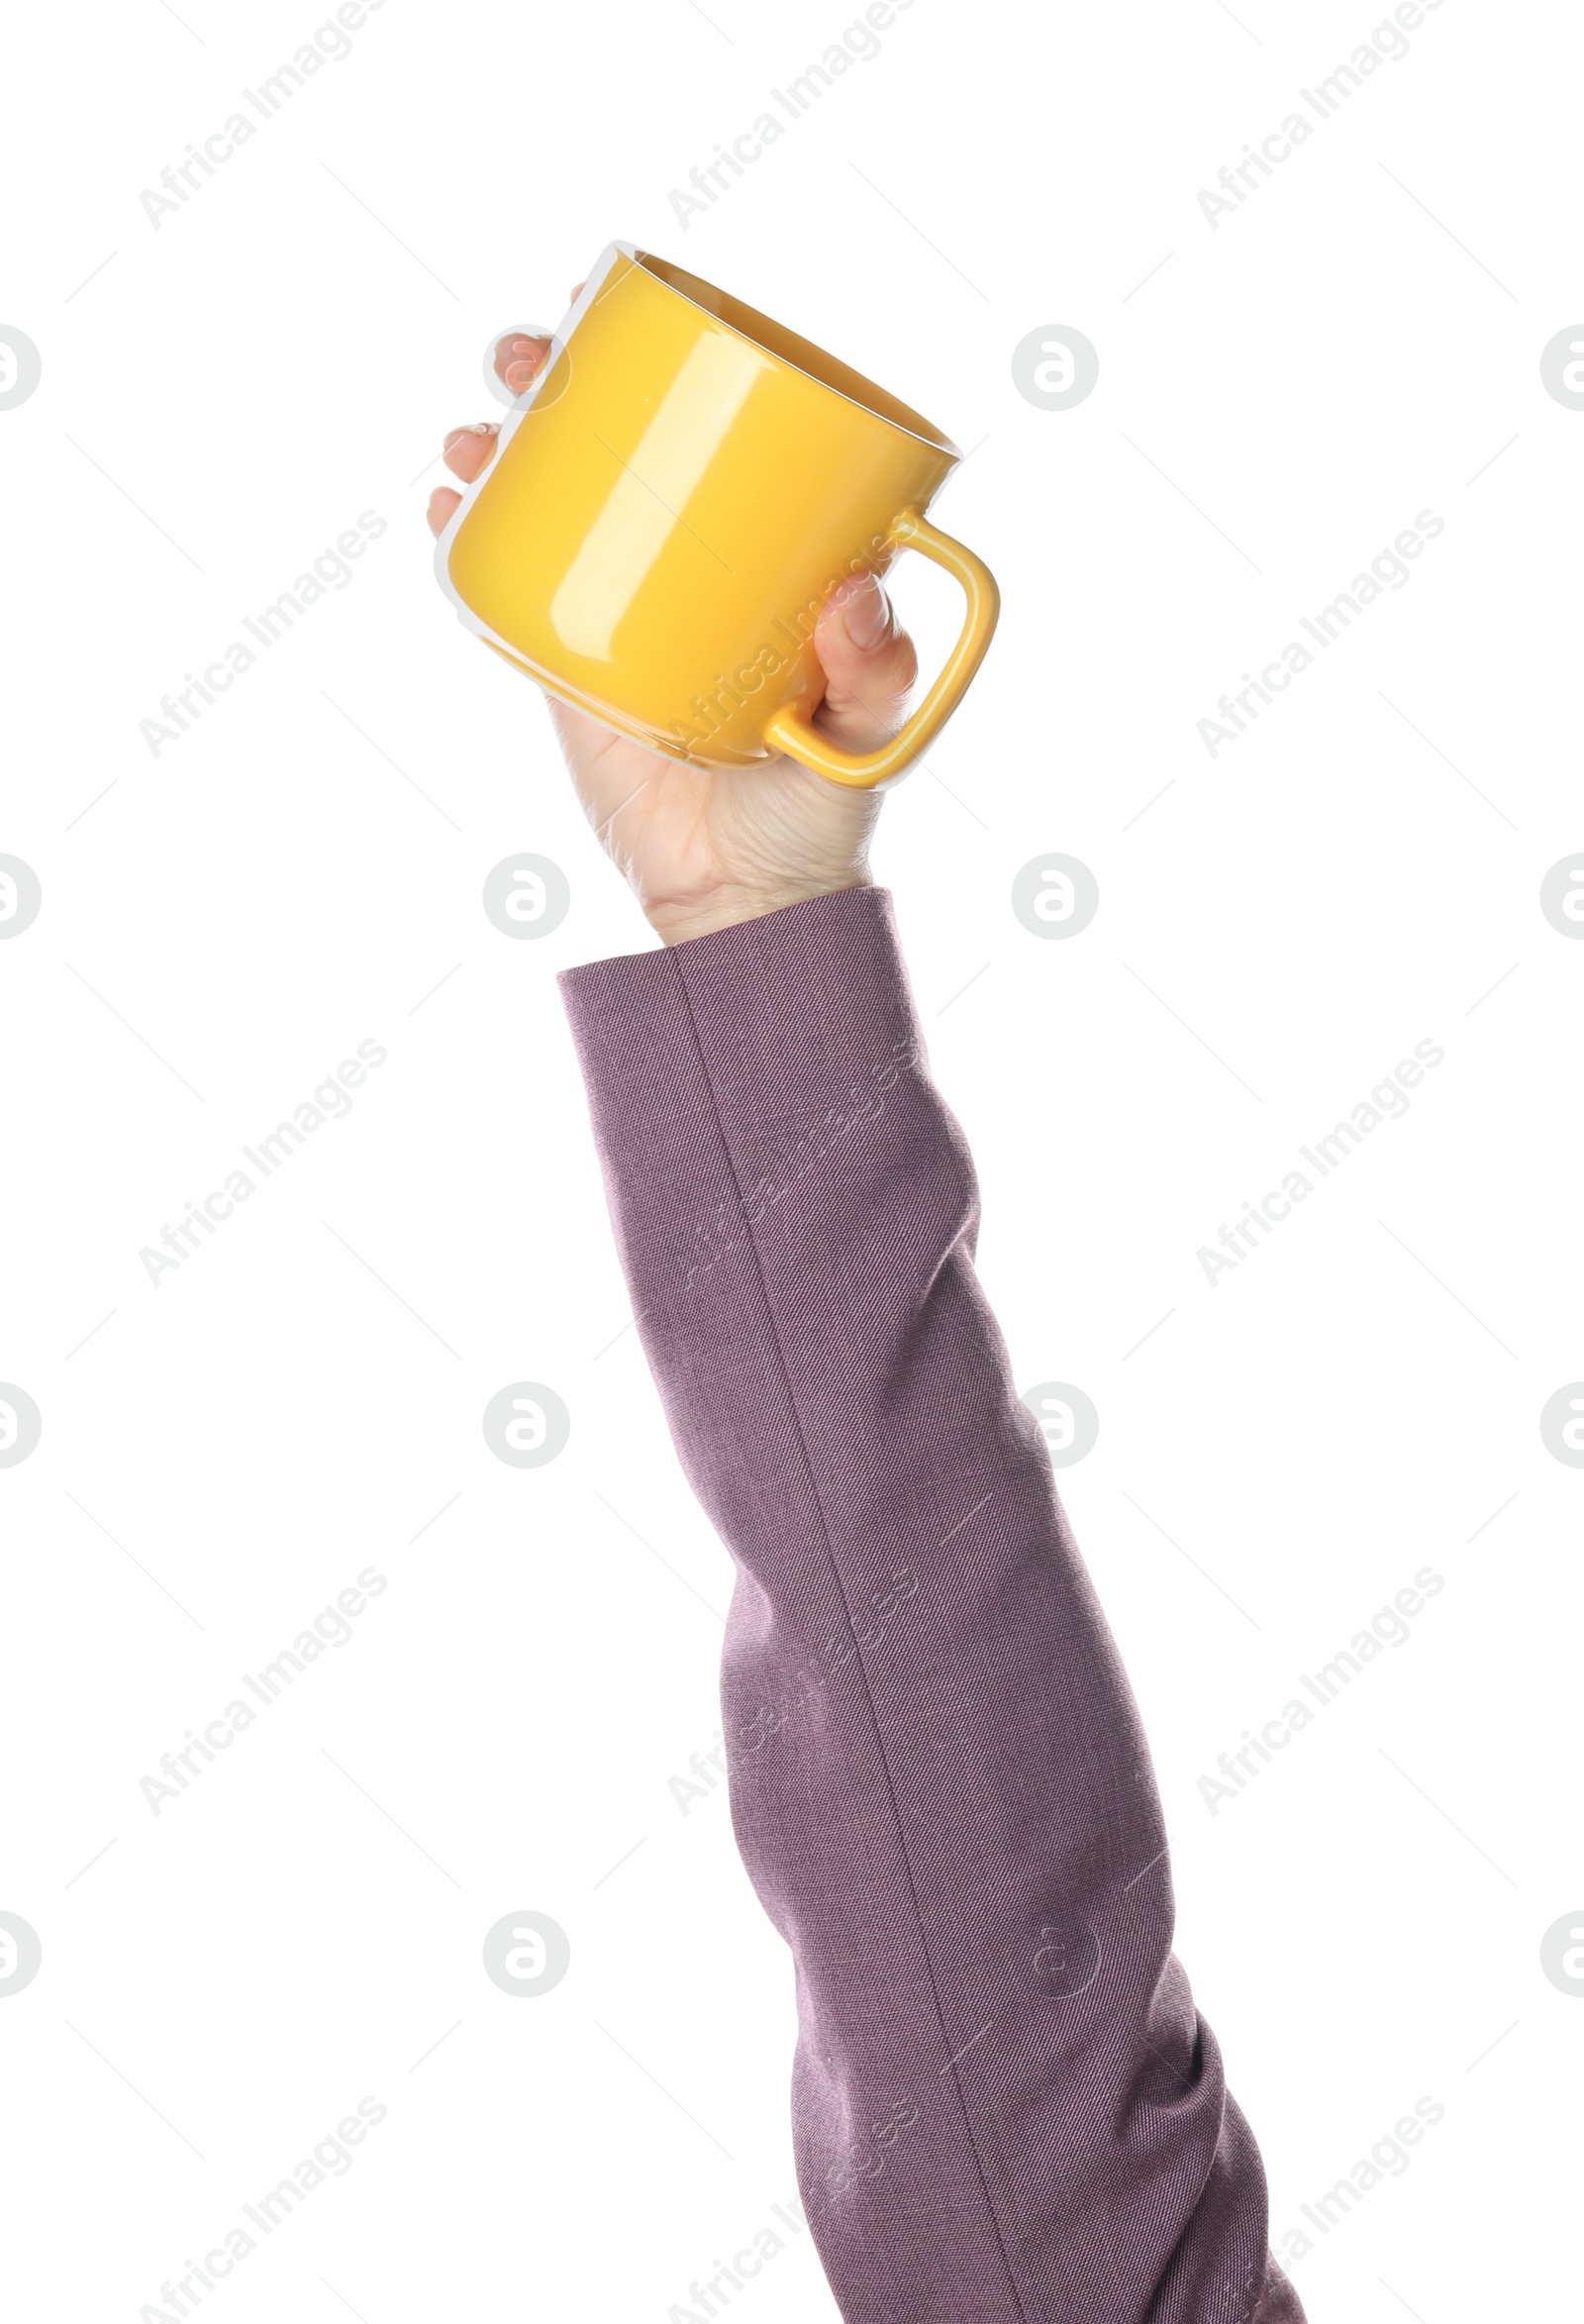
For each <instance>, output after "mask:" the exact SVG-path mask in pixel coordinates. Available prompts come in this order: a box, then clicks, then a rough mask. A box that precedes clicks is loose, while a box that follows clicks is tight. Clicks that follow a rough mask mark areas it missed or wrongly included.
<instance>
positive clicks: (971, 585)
mask: <svg viewBox="0 0 1584 2324" xmlns="http://www.w3.org/2000/svg"><path fill="white" fill-rule="evenodd" d="M889 530H890V538H891V540H892V541H893V542H894V543H895V544H896V546H897V548H899V549H916V550H917V551H918V552H919V554H920V556H928V557H930V558H931V559H932V560H933V561H934V562H935V563H936V564H940V565H944V567H945V569H946V571H947V572H948V573H954V574H955V575H956V577H957V579H958V580H959V581H960V582H961V583H962V593H963V595H964V597H965V598H966V599H967V601H968V605H967V616H966V619H965V620H964V622H963V625H962V634H961V636H960V637H959V638H958V640H957V642H956V644H955V646H954V647H953V648H952V650H951V652H950V654H949V656H948V657H947V658H946V665H945V667H944V669H942V670H941V672H940V676H939V677H938V678H937V679H936V681H935V684H934V685H933V686H932V687H931V688H930V691H929V693H928V694H927V695H926V696H925V698H924V700H923V701H922V702H921V703H920V704H919V707H918V709H917V710H916V711H915V712H914V713H913V716H912V717H911V718H910V719H909V720H908V723H907V725H906V726H905V727H904V728H903V729H902V731H901V733H900V734H898V735H894V736H893V737H892V739H891V741H890V742H889V743H885V744H883V745H882V746H881V748H880V749H879V750H878V751H864V752H853V751H839V750H838V749H837V747H836V745H835V744H834V743H830V742H828V741H827V740H826V738H825V736H824V735H822V734H821V732H820V730H819V728H818V727H816V726H814V725H811V723H810V722H809V720H808V719H806V718H805V717H804V716H803V713H802V712H801V711H800V710H797V709H794V708H793V707H792V706H791V705H790V704H789V705H788V706H787V707H786V708H785V709H784V710H778V711H777V712H776V714H775V716H774V717H773V718H772V719H771V720H770V722H769V725H768V726H767V727H766V728H765V735H764V739H765V741H766V742H767V743H769V744H770V745H771V747H772V748H773V749H775V750H778V751H784V752H785V753H786V755H787V757H788V758H796V759H797V760H798V761H799V763H800V764H801V765H803V766H808V767H812V768H813V770H814V772H815V773H816V774H823V775H824V776H825V777H826V779H827V780H828V781H829V782H839V783H845V784H847V785H848V786H849V787H850V788H852V789H856V790H868V789H869V788H870V787H871V786H872V785H873V784H875V783H879V782H884V781H885V779H886V777H887V776H888V775H892V774H895V773H897V772H898V770H899V769H900V768H902V767H904V766H906V765H907V763H908V761H909V759H910V758H917V757H918V755H919V753H920V752H921V751H923V750H924V749H925V748H926V747H927V745H929V744H931V743H933V742H934V741H935V738H936V736H937V735H938V734H939V733H940V729H941V728H942V727H943V726H944V725H945V722H946V720H947V719H948V718H949V717H950V716H951V713H952V711H953V710H955V708H956V707H957V704H958V703H959V702H960V701H961V700H962V697H963V695H964V694H965V693H966V692H967V690H968V686H969V683H970V681H971V680H972V677H973V673H974V671H975V670H976V669H977V668H978V666H979V664H980V662H981V661H983V659H984V657H985V653H986V650H987V649H988V647H989V644H990V641H991V639H992V638H993V637H994V636H995V629H996V620H997V617H998V615H999V613H1000V611H1001V592H1000V590H999V589H998V588H997V587H996V582H995V575H994V574H993V573H992V572H991V570H990V568H989V566H988V565H986V564H983V563H981V562H980V560H979V558H978V557H976V556H974V554H973V551H972V550H971V549H964V547H963V546H962V543H961V542H960V541H953V540H952V538H951V536H950V534H949V533H941V532H940V531H938V530H937V528H936V527H935V526H934V525H932V524H931V523H930V522H929V521H928V519H927V518H925V517H923V516H921V515H920V513H919V511H918V510H917V509H915V508H908V509H904V510H903V512H902V514H901V515H900V516H898V517H894V518H893V519H892V521H891V525H890V528H889Z"/></svg>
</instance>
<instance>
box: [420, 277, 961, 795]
mask: <svg viewBox="0 0 1584 2324" xmlns="http://www.w3.org/2000/svg"><path fill="white" fill-rule="evenodd" d="M961 456H962V455H961V454H960V452H959V451H958V450H957V448H956V446H955V445H954V444H952V443H951V442H950V440H949V439H948V438H947V437H945V436H942V435H941V433H940V430H939V429H938V428H934V427H932V426H931V424H930V422H929V421H928V420H924V419H921V418H920V416H919V414H918V413H917V412H914V411H910V410H909V409H908V407H907V405H906V404H903V403H899V402H898V400H897V399H896V397H895V396H893V395H888V394H887V393H886V391H885V390H884V388H881V387H876V386H875V385H874V384H873V383H872V382H871V381H870V380H867V379H864V378H860V377H859V375H858V373H857V372H856V371H852V370H849V369H848V367H847V366H846V364H845V363H841V362H839V361H838V360H837V359H836V357H835V356H834V355H828V354H824V353H823V352H822V351H821V350H820V349H819V348H817V347H814V346H813V345H811V343H810V342H809V341H808V340H806V339H799V338H798V337H797V335H796V334H795V333H794V332H791V331H787V330H784V329H783V328H782V327H781V325H780V324H779V323H772V322H771V321H770V319H769V317H768V316H767V315H761V314H758V313H756V312H755V311H754V309H753V308H752V307H747V306H744V305H743V303H742V301H741V300H739V299H735V298H731V297H729V296H728V294H727V293H726V292H725V291H721V290H716V289H714V288H713V287H712V286H711V285H710V284H709V283H707V282H703V281H701V280H700V279H699V277H698V276H697V275H694V274H687V273H684V272H683V270H682V268H681V267H679V266H671V265H667V264H666V262H665V260H664V259H662V258H656V257H655V256H653V254H652V253H649V252H647V251H639V250H635V249H634V248H633V247H632V245H631V244H628V243H613V244H612V245H611V246H610V248H609V249H608V250H607V251H605V252H604V253H603V254H602V255H601V257H600V260H599V262H598V264H597V265H596V266H595V268H594V270H593V272H592V273H591V274H590V276H589V278H588V281H587V282H586V283H585V284H584V286H583V289H582V292H581V293H580V295H579V296H578V298H577V300H576V301H575V303H574V304H573V306H572V308H571V311H570V313H569V314H568V316H567V318H566V320H565V322H564V323H563V324H562V325H561V328H560V329H559V331H557V332H556V334H555V336H554V338H553V340H552V342H551V344H550V349H549V353H548V355H547V356H546V358H545V364H544V366H543V368H542V370H541V371H540V373H539V375H538V377H537V378H536V379H535V381H534V383H533V385H532V386H531V387H530V388H529V389H528V390H527V392H526V393H525V394H524V395H522V396H520V397H519V398H518V400H517V402H516V404H515V405H514V406H513V409H512V412H511V416H510V417H509V419H507V420H506V421H505V422H504V423H503V424H502V427H501V433H500V441H499V444H498V446H497V448H496V452H495V456H494V458H493V459H492V460H491V461H490V462H489V464H488V466H487V467H486V468H485V469H484V471H483V473H482V474H481V475H480V476H479V477H477V478H476V479H475V481H474V482H473V483H472V484H470V485H469V486H468V488H467V490H466V491H465V492H464V494H463V495H462V502H461V506H460V507H459V508H458V509H457V510H456V511H455V512H454V514H453V515H452V517H451V520H450V522H449V524H447V526H446V530H445V532H444V533H443V534H442V535H441V538H440V543H439V546H438V548H437V551H436V571H437V573H438V575H439V577H440V581H441V584H442V586H443V587H444V588H445V589H446V593H447V595H448V596H449V597H450V598H451V600H452V601H453V603H454V604H455V606H456V608H457V611H458V613H459V615H460V617H461V619H462V621H463V623H464V625H465V626H466V627H467V628H468V629H470V630H472V631H473V632H474V633H475V634H476V635H477V636H478V637H480V638H482V639H483V640H484V642H485V643H486V645H489V646H493V647H494V649H495V650H496V652H497V653H499V654H503V655H505V656H506V657H508V658H509V659H510V660H512V661H515V662H517V663H518V664H519V665H520V666H521V667H522V668H523V669H525V670H527V671H528V672H529V674H530V675H531V676H532V677H534V678H535V679H537V680H538V682H539V684H540V685H542V686H544V687H545V688H546V689H547V691H548V692H550V693H551V694H554V695H555V696H557V697H558V698H559V699H560V700H561V701H563V702H569V703H571V704H572V706H573V707H574V708H575V709H578V710H584V711H587V712H588V713H589V714H590V715H591V716H592V717H594V718H597V719H600V720H602V721H603V722H604V724H605V725H607V726H610V727H614V728H615V729H616V731H617V732H618V733H620V734H625V735H631V736H634V737H635V738H636V739H637V740H638V741H639V742H641V743H644V744H646V745H647V746H648V748H649V749H650V750H653V751H659V752H663V753H664V754H665V755H666V756H667V757H669V758H679V759H684V760H687V761H689V762H691V763H692V764H694V765H700V766H748V765H752V764H754V763H756V762H757V761H760V760H762V759H765V758H770V757H771V756H772V755H773V754H774V753H775V752H778V751H784V752H786V753H787V754H788V755H789V756H790V757H791V758H797V759H800V760H801V761H802V763H803V764H804V765H805V766H810V767H813V768H814V770H815V771H816V773H819V774H823V775H826V776H828V777H829V778H830V780H831V781H833V782H840V783H849V784H854V785H858V786H860V787H866V786H868V785H869V784H872V783H878V782H883V781H884V780H885V779H886V778H887V777H888V776H890V775H893V774H895V773H897V772H898V771H899V770H900V769H901V768H902V767H903V766H905V765H906V764H907V763H908V761H909V760H910V759H911V758H915V757H916V756H917V755H918V753H919V752H920V751H922V750H924V749H925V748H927V746H928V745H929V744H930V742H931V741H932V740H933V739H934V737H935V736H936V735H937V734H938V733H939V732H940V728H941V727H942V726H943V725H944V723H945V721H946V720H947V718H949V717H950V715H951V713H952V711H953V710H954V709H955V708H956V706H957V704H958V702H959V701H960V700H961V698H962V695H963V693H964V692H965V690H966V688H967V686H968V683H969V681H970V679H971V678H972V676H973V674H974V671H975V670H976V669H977V668H978V666H979V663H980V662H981V660H982V659H983V658H984V654H985V650H986V648H987V647H988V646H989V643H990V640H991V637H992V635H993V633H994V631H995V626H996V615H997V612H998V609H999V605H1000V595H999V592H998V590H997V588H996V584H995V581H994V579H993V578H992V576H991V574H990V573H989V571H988V570H987V569H986V567H985V566H984V565H983V564H981V562H980V561H979V559H978V557H976V556H974V554H973V552H972V551H971V550H970V549H964V548H963V546H962V544H961V543H960V542H957V541H953V540H951V539H950V538H949V537H948V536H947V535H946V534H944V533H941V532H938V531H937V530H936V528H935V526H933V525H932V524H930V523H929V522H928V521H927V519H926V516H925V513H924V512H925V510H926V509H927V508H928V507H929V505H930V502H931V501H932V499H933V498H934V497H935V494H936V493H937V492H938V491H939V490H940V486H941V484H942V483H943V482H944V480H945V478H946V477H947V476H948V475H949V474H950V472H951V470H952V468H953V467H954V466H955V465H956V463H957V461H958V460H959V459H960V458H961ZM900 549H914V550H917V551H918V552H919V553H920V554H921V555H922V556H928V557H932V558H934V560H935V561H936V563H937V564H941V565H944V566H945V568H946V570H947V571H948V572H950V573H954V574H955V575H956V577H957V579H958V580H959V581H960V582H961V584H962V589H963V593H964V595H965V597H966V599H967V611H966V619H965V621H964V623H963V628H962V632H961V635H960V636H959V638H958V640H957V642H956V645H955V646H954V648H953V649H952V652H951V654H950V656H949V657H948V659H947V661H946V663H945V666H944V668H943V669H942V670H941V672H940V676H939V677H938V678H937V679H936V681H935V684H934V685H933V686H932V687H931V688H930V691H929V693H928V694H927V695H926V697H925V699H924V700H923V702H922V703H921V704H920V705H919V707H918V709H917V710H916V711H915V712H914V714H913V716H912V717H911V718H910V719H909V720H908V722H907V724H906V726H905V727H904V728H903V729H902V731H901V733H900V734H898V735H897V736H896V737H895V738H894V740H893V741H891V742H889V743H887V744H886V745H885V746H884V747H883V748H882V749H881V750H878V751H868V752H863V753H853V752H848V751H839V750H837V749H836V748H835V747H834V745H832V744H831V743H830V742H828V741H827V740H826V738H825V736H824V735H822V734H821V732H820V730H819V729H818V728H817V727H816V726H815V725H814V724H813V721H812V716H811V713H812V712H813V711H814V709H815V708H816V707H817V706H818V703H819V700H820V696H821V693H822V691H823V689H824V684H825V680H824V674H823V672H822V670H821V667H820V663H819V660H818V657H816V655H815V652H814V647H813V643H812V641H813V635H814V624H815V619H816V617H817V615H818V613H819V611H820V608H821V606H822V605H823V604H824V602H825V599H826V598H827V596H828V595H829V594H830V592H831V591H832V590H833V589H834V588H835V587H837V586H838V585H839V584H840V583H841V581H842V580H844V579H845V578H846V577H847V575H848V574H849V573H853V572H860V571H865V570H867V571H870V572H875V573H883V572H884V571H885V570H886V568H887V566H888V565H889V564H890V563H891V560H892V558H893V557H894V556H895V555H896V553H897V551H898V550H900Z"/></svg>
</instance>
